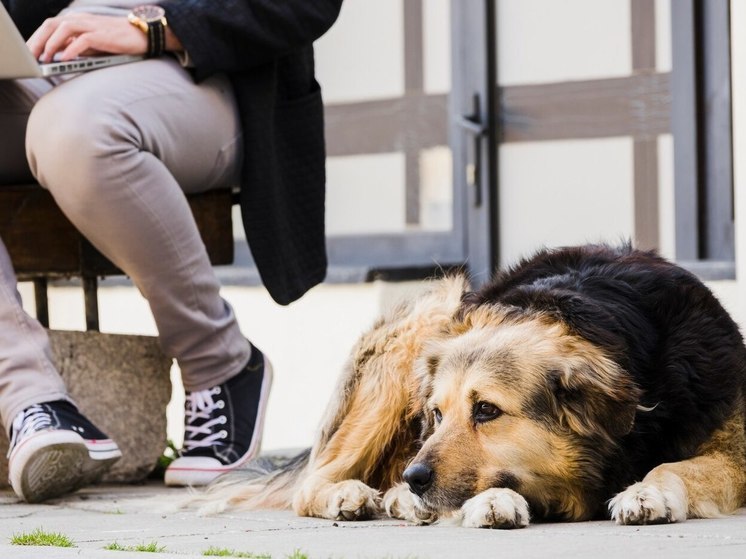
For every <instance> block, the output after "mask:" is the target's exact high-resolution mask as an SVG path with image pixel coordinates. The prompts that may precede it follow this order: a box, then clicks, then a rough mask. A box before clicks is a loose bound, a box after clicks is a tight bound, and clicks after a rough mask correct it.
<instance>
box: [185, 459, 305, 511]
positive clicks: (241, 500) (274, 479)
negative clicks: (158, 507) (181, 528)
mask: <svg viewBox="0 0 746 559" xmlns="http://www.w3.org/2000/svg"><path fill="white" fill-rule="evenodd" d="M310 454H311V449H306V450H304V451H303V452H302V453H300V454H298V455H296V456H293V457H290V458H285V457H277V456H267V457H260V458H257V459H256V460H252V461H251V462H250V463H249V464H248V465H247V467H246V468H241V469H238V470H234V471H232V472H230V473H228V474H225V475H223V476H220V477H219V478H218V479H217V480H215V481H214V482H212V483H211V484H210V485H208V486H207V487H206V488H205V489H204V490H202V491H200V492H195V493H194V494H192V495H191V496H190V498H189V500H188V501H187V502H186V503H185V505H186V506H188V507H190V508H193V507H197V508H198V512H199V514H201V515H213V514H219V513H221V512H224V511H226V510H250V509H289V508H291V507H292V503H293V495H294V494H295V489H296V485H297V483H298V482H299V480H300V477H301V473H302V472H303V470H304V469H305V467H306V465H307V464H308V460H309V456H310Z"/></svg>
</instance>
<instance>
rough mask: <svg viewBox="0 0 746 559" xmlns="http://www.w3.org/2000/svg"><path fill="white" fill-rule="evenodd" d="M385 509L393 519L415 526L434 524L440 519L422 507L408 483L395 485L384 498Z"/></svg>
mask: <svg viewBox="0 0 746 559" xmlns="http://www.w3.org/2000/svg"><path fill="white" fill-rule="evenodd" d="M383 509H384V510H385V511H386V514H388V515H389V516H390V517H391V518H400V519H402V520H407V521H409V522H413V523H415V524H432V523H433V522H435V521H436V520H437V519H438V515H437V513H435V512H432V511H428V510H426V509H424V508H422V506H420V500H419V499H418V498H417V497H416V496H415V494H414V493H412V492H411V491H410V490H409V486H408V485H407V484H406V483H400V484H398V485H395V486H394V487H392V488H391V489H389V490H388V491H386V494H385V495H384V496H383Z"/></svg>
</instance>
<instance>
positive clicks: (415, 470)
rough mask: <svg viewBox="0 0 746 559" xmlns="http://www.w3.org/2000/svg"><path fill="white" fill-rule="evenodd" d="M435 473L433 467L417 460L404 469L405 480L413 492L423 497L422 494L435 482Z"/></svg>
mask: <svg viewBox="0 0 746 559" xmlns="http://www.w3.org/2000/svg"><path fill="white" fill-rule="evenodd" d="M433 474H434V472H433V469H432V468H431V467H430V466H428V465H427V464H423V463H422V462H417V463H415V464H412V465H411V466H409V468H407V469H406V470H404V481H406V482H407V483H408V484H409V489H410V490H411V491H412V493H414V494H415V495H418V496H420V497H422V494H423V493H425V491H427V490H428V489H429V488H430V486H431V485H432V484H433V478H434V477H435V476H434V475H433Z"/></svg>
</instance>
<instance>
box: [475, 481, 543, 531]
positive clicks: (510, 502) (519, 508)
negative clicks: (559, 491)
mask: <svg viewBox="0 0 746 559" xmlns="http://www.w3.org/2000/svg"><path fill="white" fill-rule="evenodd" d="M461 516H462V520H461V525H462V526H465V527H467V528H505V529H509V528H525V527H526V526H528V519H529V513H528V503H527V502H526V499H524V498H523V497H521V496H520V495H519V494H518V493H516V492H515V491H513V490H512V489H504V488H494V489H487V490H486V491H483V492H482V493H480V494H479V495H477V496H476V497H472V498H471V499H469V500H468V501H466V502H465V503H464V505H463V506H462V507H461Z"/></svg>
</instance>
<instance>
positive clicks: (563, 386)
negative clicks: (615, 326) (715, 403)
mask: <svg viewBox="0 0 746 559" xmlns="http://www.w3.org/2000/svg"><path fill="white" fill-rule="evenodd" d="M416 374H417V375H418V377H419V380H420V386H421V387H422V398H423V401H424V402H426V404H425V408H424V413H425V419H424V422H425V425H424V429H423V438H424V441H423V446H422V448H421V450H420V452H419V453H418V454H417V456H416V457H415V458H414V459H413V461H412V462H411V464H410V465H409V467H408V468H407V470H406V472H405V476H404V477H405V480H406V481H407V482H408V483H409V485H410V488H411V490H412V491H413V492H414V493H415V494H417V495H418V496H419V497H420V499H421V501H422V504H423V505H424V507H425V508H429V509H432V510H436V511H440V512H444V511H449V510H454V509H457V508H459V507H460V506H461V505H462V504H463V503H464V502H465V501H466V500H467V499H469V498H471V497H473V496H475V495H476V494H478V493H480V492H482V491H484V490H486V489H488V488H491V487H507V488H510V489H513V490H515V491H517V492H519V493H520V494H521V495H523V496H524V497H525V498H526V499H527V500H528V501H529V503H530V504H531V506H532V508H534V509H535V510H536V509H539V510H538V511H539V512H541V513H543V514H552V515H557V516H561V517H565V518H573V519H579V518H584V517H587V516H588V515H589V514H591V513H592V512H593V511H591V510H588V504H587V498H586V494H587V491H588V488H589V487H591V488H592V487H593V485H594V484H596V485H597V484H599V483H600V482H601V480H600V476H601V472H600V468H601V467H602V462H603V459H604V456H603V454H604V453H605V452H608V451H609V449H613V448H615V447H616V441H618V440H619V438H620V437H621V436H623V435H625V434H626V433H628V432H629V431H630V429H631V428H632V423H633V420H634V414H635V409H636V405H637V403H638V389H637V388H636V387H635V385H634V383H633V382H632V380H631V378H630V377H629V375H628V374H627V373H625V372H624V371H623V370H622V368H621V367H619V365H618V364H617V363H616V362H615V361H614V360H612V359H611V358H610V357H609V356H608V355H607V354H606V353H605V352H604V351H603V350H602V349H601V348H599V347H598V346H596V345H594V344H592V343H591V342H588V341H587V340H586V339H584V338H581V337H579V336H577V335H575V334H573V333H571V331H570V329H569V328H568V327H567V326H566V325H565V324H564V323H562V322H561V321H557V320H555V319H553V318H551V317H549V316H547V315H542V314H535V315H530V314H529V315H526V314H522V315H511V313H510V312H506V311H504V310H501V309H500V308H491V307H486V306H485V307H478V308H476V309H474V310H473V311H471V312H469V313H468V314H467V315H466V316H464V317H463V319H462V320H461V321H460V322H458V323H457V324H455V325H454V326H453V327H452V329H451V332H450V333H449V335H447V336H445V337H444V338H443V339H442V340H438V341H434V342H432V343H431V344H430V345H428V346H427V347H426V349H425V350H424V351H423V354H422V355H421V357H420V359H419V360H418V362H417V365H416Z"/></svg>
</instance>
